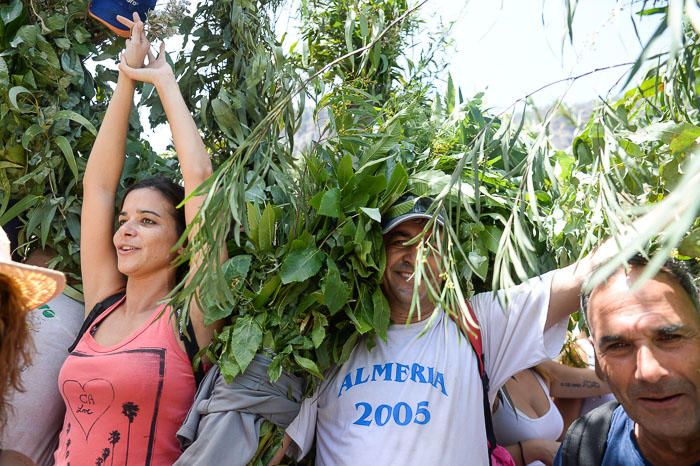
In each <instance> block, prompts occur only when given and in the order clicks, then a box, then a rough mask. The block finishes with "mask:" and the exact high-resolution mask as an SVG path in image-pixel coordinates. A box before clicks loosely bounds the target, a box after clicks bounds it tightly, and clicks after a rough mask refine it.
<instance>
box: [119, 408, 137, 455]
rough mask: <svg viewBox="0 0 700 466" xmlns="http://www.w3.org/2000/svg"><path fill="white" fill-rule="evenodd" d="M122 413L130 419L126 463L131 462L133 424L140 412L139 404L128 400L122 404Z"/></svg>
mask: <svg viewBox="0 0 700 466" xmlns="http://www.w3.org/2000/svg"><path fill="white" fill-rule="evenodd" d="M122 414H123V415H124V416H126V417H127V418H128V419H129V428H128V430H127V431H126V460H125V461H124V464H125V465H127V464H129V441H130V440H131V424H132V423H133V422H134V418H135V417H136V416H138V414H139V405H137V404H134V403H132V402H131V401H127V402H126V403H124V404H123V405H122Z"/></svg>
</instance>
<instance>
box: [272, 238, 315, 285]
mask: <svg viewBox="0 0 700 466" xmlns="http://www.w3.org/2000/svg"><path fill="white" fill-rule="evenodd" d="M322 264H323V253H322V252H321V251H320V250H318V249H316V248H315V247H308V248H305V249H300V250H293V251H291V252H290V253H289V254H287V257H285V258H284V261H283V262H282V267H281V268H280V277H281V278H282V283H283V284H285V285H286V284H287V283H292V282H303V281H304V280H306V279H308V278H311V277H313V276H314V275H316V274H317V273H318V271H319V270H320V269H321V265H322Z"/></svg>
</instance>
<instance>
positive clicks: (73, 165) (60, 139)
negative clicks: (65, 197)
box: [54, 136, 79, 180]
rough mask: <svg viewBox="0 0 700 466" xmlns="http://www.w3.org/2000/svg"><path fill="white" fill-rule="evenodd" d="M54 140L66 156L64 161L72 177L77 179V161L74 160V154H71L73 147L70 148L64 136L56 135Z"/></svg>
mask: <svg viewBox="0 0 700 466" xmlns="http://www.w3.org/2000/svg"><path fill="white" fill-rule="evenodd" d="M54 142H55V143H56V145H57V146H58V148H59V149H61V152H63V156H64V157H65V158H66V162H67V163H68V167H69V168H70V171H71V172H72V173H73V177H74V178H75V179H76V180H77V179H79V175H78V163H77V162H76V161H75V156H74V155H73V148H71V146H70V143H69V142H68V139H66V138H65V136H56V137H55V138H54Z"/></svg>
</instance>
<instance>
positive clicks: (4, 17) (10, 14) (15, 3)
mask: <svg viewBox="0 0 700 466" xmlns="http://www.w3.org/2000/svg"><path fill="white" fill-rule="evenodd" d="M21 15H22V1H21V0H12V1H11V2H9V3H7V4H4V5H0V21H2V23H3V24H4V25H5V26H7V25H9V24H10V23H11V22H13V21H14V20H16V19H17V18H19V17H20V16H21Z"/></svg>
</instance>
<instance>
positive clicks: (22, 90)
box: [8, 86, 32, 112]
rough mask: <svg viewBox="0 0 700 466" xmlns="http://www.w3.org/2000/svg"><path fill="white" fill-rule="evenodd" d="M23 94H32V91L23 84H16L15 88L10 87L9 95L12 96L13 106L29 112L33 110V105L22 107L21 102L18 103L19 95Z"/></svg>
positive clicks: (11, 102)
mask: <svg viewBox="0 0 700 466" xmlns="http://www.w3.org/2000/svg"><path fill="white" fill-rule="evenodd" d="M21 94H29V95H32V92H31V91H30V90H29V89H27V88H26V87H23V86H14V87H13V88H11V89H10V91H9V92H8V97H9V98H10V104H12V106H13V107H14V108H15V109H16V110H18V111H20V112H28V111H31V107H28V106H26V107H20V106H19V104H18V103H17V97H19V96H20V95H21Z"/></svg>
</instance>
